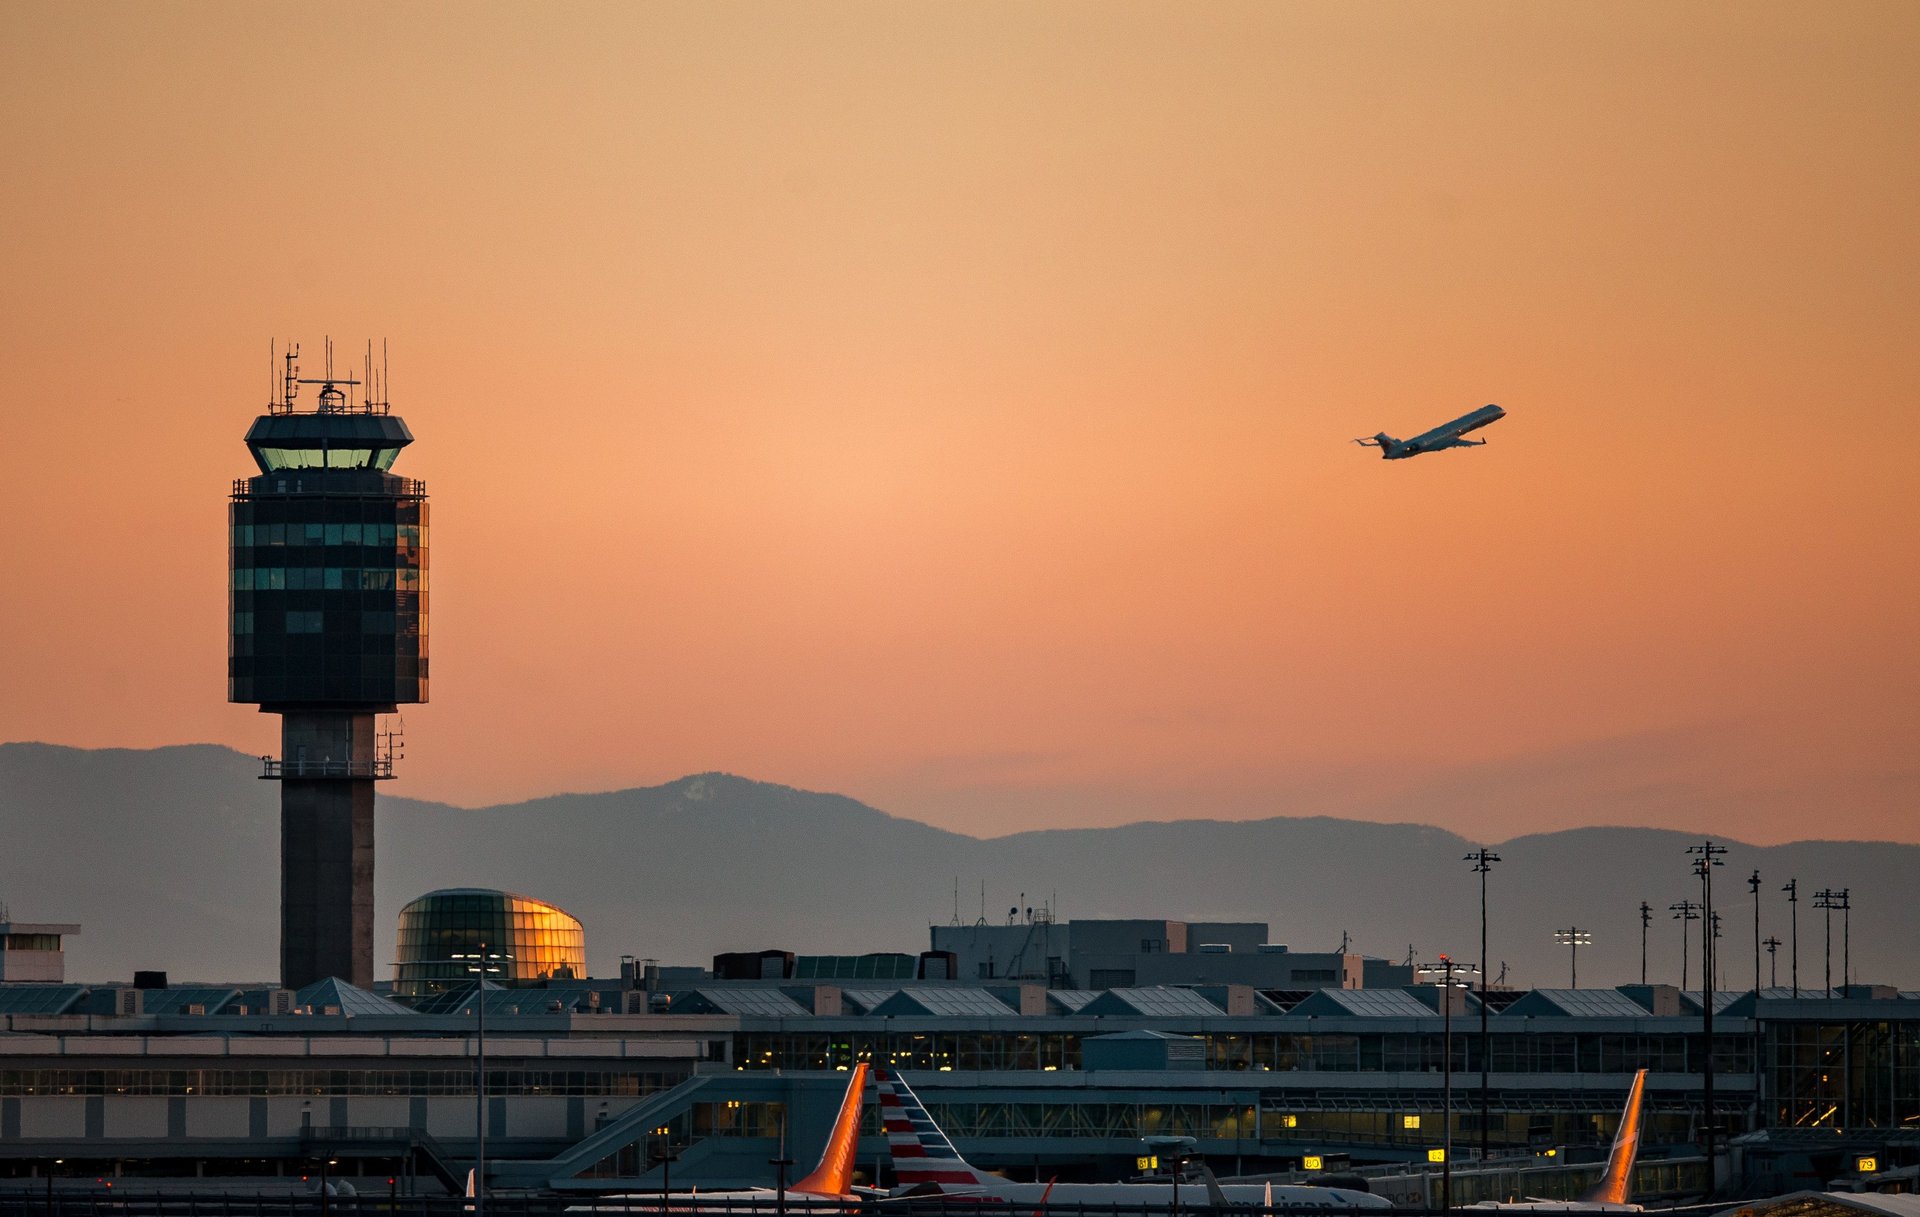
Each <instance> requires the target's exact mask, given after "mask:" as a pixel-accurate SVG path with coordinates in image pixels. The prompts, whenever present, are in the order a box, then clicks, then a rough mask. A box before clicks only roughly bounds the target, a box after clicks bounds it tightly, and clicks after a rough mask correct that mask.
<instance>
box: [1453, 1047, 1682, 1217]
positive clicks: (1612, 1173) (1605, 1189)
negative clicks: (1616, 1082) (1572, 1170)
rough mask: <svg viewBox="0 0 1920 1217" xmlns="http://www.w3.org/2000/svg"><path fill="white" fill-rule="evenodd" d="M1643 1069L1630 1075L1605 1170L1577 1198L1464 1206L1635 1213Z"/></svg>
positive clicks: (1491, 1209) (1484, 1209) (1488, 1209)
mask: <svg viewBox="0 0 1920 1217" xmlns="http://www.w3.org/2000/svg"><path fill="white" fill-rule="evenodd" d="M1646 1090H1647V1071H1646V1070H1644V1069H1642V1070H1641V1071H1640V1072H1638V1073H1636V1074H1634V1075H1633V1086H1632V1088H1631V1089H1629V1090H1628V1091H1627V1107H1626V1110H1625V1111H1623V1112H1621V1113H1620V1130H1619V1131H1618V1132H1616V1133H1614V1134H1613V1152H1612V1153H1610V1154H1608V1155H1607V1169H1606V1171H1605V1172H1604V1173H1603V1174H1602V1175H1601V1176H1600V1182H1598V1183H1596V1184H1594V1186H1593V1187H1592V1188H1591V1189H1589V1190H1588V1192H1587V1194H1586V1195H1584V1196H1582V1197H1580V1199H1578V1200H1518V1201H1509V1202H1507V1203H1505V1204H1502V1203H1501V1202H1500V1201H1497V1200H1482V1201H1481V1202H1480V1203H1478V1204H1469V1205H1466V1206H1465V1207H1466V1208H1467V1209H1468V1210H1470V1211H1475V1212H1507V1213H1639V1212H1644V1211H1645V1210H1644V1209H1643V1208H1642V1207H1641V1206H1640V1205H1637V1204H1634V1203H1633V1163H1634V1160H1635V1159H1636V1158H1638V1157H1639V1155H1640V1105H1641V1103H1642V1101H1643V1100H1644V1099H1645V1098H1646Z"/></svg>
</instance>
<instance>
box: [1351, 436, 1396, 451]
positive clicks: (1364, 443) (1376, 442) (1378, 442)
mask: <svg viewBox="0 0 1920 1217" xmlns="http://www.w3.org/2000/svg"><path fill="white" fill-rule="evenodd" d="M1353 442H1354V443H1356V444H1359V445H1360V446H1361V447H1362V448H1378V449H1380V454H1381V455H1382V456H1385V455H1386V453H1387V450H1388V449H1389V448H1391V447H1393V446H1394V445H1395V444H1397V443H1399V442H1400V441H1399V440H1397V439H1395V438H1393V437H1392V436H1391V435H1388V434H1387V433H1386V432H1385V431H1381V432H1378V433H1377V434H1374V435H1369V436H1368V437H1366V438H1365V439H1357V440H1354V441H1353Z"/></svg>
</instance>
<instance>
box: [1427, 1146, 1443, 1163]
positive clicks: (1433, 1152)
mask: <svg viewBox="0 0 1920 1217" xmlns="http://www.w3.org/2000/svg"><path fill="white" fill-rule="evenodd" d="M1446 1160H1447V1151H1446V1150H1444V1149H1430V1150H1428V1151H1427V1161H1429V1162H1445V1161H1446Z"/></svg>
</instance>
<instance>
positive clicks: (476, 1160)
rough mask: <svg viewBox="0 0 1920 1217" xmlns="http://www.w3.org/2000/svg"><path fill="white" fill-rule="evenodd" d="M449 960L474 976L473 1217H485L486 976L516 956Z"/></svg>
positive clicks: (484, 953) (500, 971)
mask: <svg viewBox="0 0 1920 1217" xmlns="http://www.w3.org/2000/svg"><path fill="white" fill-rule="evenodd" d="M447 958H448V959H451V960H453V961H454V962H455V963H460V964H464V965H466V969H467V975H469V976H471V977H473V1015H474V1020H475V1023H476V1025H477V1031H478V1033H477V1034H476V1036H475V1037H474V1047H473V1217H486V1211H487V977H489V976H500V975H504V974H505V972H506V968H505V966H504V965H505V964H507V963H509V962H511V961H512V959H513V956H511V955H502V954H500V953H498V952H494V951H489V950H487V944H486V943H484V942H483V943H481V944H480V949H479V950H478V951H475V952H473V953H471V954H465V955H449V956H447Z"/></svg>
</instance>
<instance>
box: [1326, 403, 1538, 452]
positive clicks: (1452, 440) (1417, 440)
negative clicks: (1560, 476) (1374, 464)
mask: <svg viewBox="0 0 1920 1217" xmlns="http://www.w3.org/2000/svg"><path fill="white" fill-rule="evenodd" d="M1506 416H1507V412H1506V411H1505V410H1502V409H1501V408H1500V407H1499V406H1493V405H1487V406H1481V407H1480V408H1479V409H1478V410H1475V411H1474V412H1473V413H1471V414H1462V415H1461V416H1460V417H1459V418H1456V419H1454V420H1453V421H1452V422H1450V423H1442V424H1441V425H1440V426H1438V427H1435V428H1434V429H1433V430H1431V431H1426V432H1423V433H1421V434H1419V435H1416V436H1414V437H1413V438H1412V439H1395V438H1393V437H1392V436H1391V435H1388V434H1387V433H1386V432H1385V431H1382V432H1381V433H1380V434H1378V435H1375V436H1373V437H1371V438H1369V439H1357V440H1354V441H1353V442H1354V443H1356V444H1359V445H1360V446H1361V447H1362V448H1378V449H1380V457H1381V459H1382V460H1389V461H1398V460H1404V459H1405V458H1407V457H1409V456H1419V455H1420V454H1421V453H1423V452H1439V451H1441V450H1443V449H1446V448H1479V447H1481V446H1483V445H1484V444H1485V443H1486V442H1487V441H1486V440H1483V439H1461V438H1460V437H1461V436H1463V435H1465V434H1466V433H1467V432H1469V431H1478V430H1479V429H1480V428H1482V427H1484V426H1486V425H1487V424H1488V423H1497V422H1499V421H1500V420H1501V419H1503V418H1505V417H1506Z"/></svg>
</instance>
